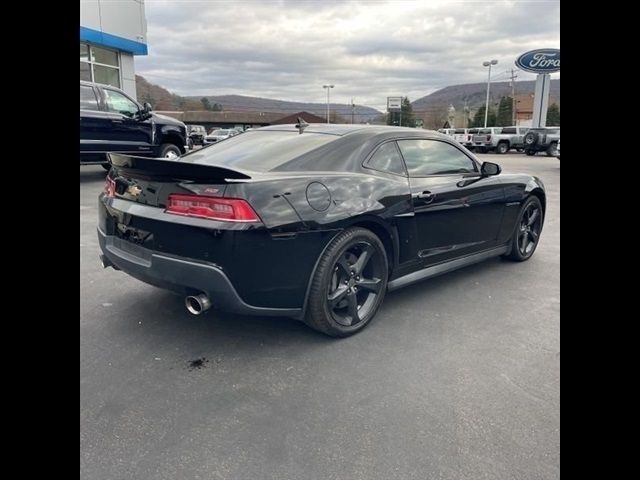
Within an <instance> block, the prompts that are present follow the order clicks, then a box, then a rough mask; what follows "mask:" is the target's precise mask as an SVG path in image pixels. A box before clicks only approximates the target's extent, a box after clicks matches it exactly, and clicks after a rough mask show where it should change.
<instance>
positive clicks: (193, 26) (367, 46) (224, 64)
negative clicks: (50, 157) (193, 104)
mask: <svg viewBox="0 0 640 480" xmlns="http://www.w3.org/2000/svg"><path fill="white" fill-rule="evenodd" d="M145 5H146V15H147V37H148V38H147V41H148V46H149V55H148V56H138V57H136V70H137V72H138V73H139V74H140V75H142V76H144V77H146V78H147V80H149V81H150V82H152V83H156V84H158V85H162V86H163V87H165V88H167V89H169V90H170V91H172V92H174V93H178V94H180V95H204V94H209V95H224V94H240V95H251V96H259V97H268V98H274V99H281V100H291V101H308V102H319V103H323V102H326V90H323V88H322V85H323V84H326V83H332V84H334V85H335V88H334V89H333V90H332V91H331V101H332V102H336V103H349V102H350V99H351V98H354V99H355V102H356V103H357V104H360V105H368V106H371V107H374V108H378V109H379V110H384V109H385V108H386V97H387V96H392V95H405V96H409V98H410V99H411V100H412V101H413V100H416V99H417V98H420V97H422V96H424V95H427V94H429V93H431V92H433V91H435V90H437V89H439V88H442V87H445V86H447V85H455V84H459V83H473V82H482V81H486V76H487V70H486V68H484V67H482V62H483V61H485V60H491V59H497V60H498V61H499V63H498V65H497V66H495V67H493V70H492V78H494V79H495V80H505V79H506V73H505V71H506V70H507V69H511V68H515V66H514V61H515V59H516V57H517V56H518V55H519V54H521V53H524V52H525V51H527V50H532V49H535V48H560V2H559V0H537V1H487V0H482V1H471V0H466V1H452V0H447V1H440V0H422V1H416V2H412V1H399V0H395V1H389V2H385V1H372V0H369V1H328V0H296V1H287V0H280V1H278V0H273V1H269V0H262V1H249V0H236V1H219V0H200V1H191V0H174V1H162V0H146V1H145ZM518 74H519V77H518V80H533V79H534V78H535V75H534V74H531V73H526V72H523V71H519V72H518ZM553 77H554V78H558V77H559V73H556V74H553Z"/></svg>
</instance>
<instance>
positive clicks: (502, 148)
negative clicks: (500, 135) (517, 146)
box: [496, 142, 509, 155]
mask: <svg viewBox="0 0 640 480" xmlns="http://www.w3.org/2000/svg"><path fill="white" fill-rule="evenodd" d="M508 151H509V144H508V143H507V142H500V143H499V144H498V146H497V147H496V153H499V154H500V155H504V154H505V153H507V152H508Z"/></svg>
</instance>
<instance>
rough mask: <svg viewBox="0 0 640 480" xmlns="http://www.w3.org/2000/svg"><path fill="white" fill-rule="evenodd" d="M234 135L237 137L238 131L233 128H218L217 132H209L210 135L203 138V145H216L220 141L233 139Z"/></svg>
mask: <svg viewBox="0 0 640 480" xmlns="http://www.w3.org/2000/svg"><path fill="white" fill-rule="evenodd" d="M234 135H238V131H237V130H235V129H233V128H225V129H223V128H220V129H218V130H213V131H211V133H209V135H207V136H206V137H204V143H205V145H208V144H211V143H218V142H221V141H222V140H225V139H227V138H229V137H233V136H234Z"/></svg>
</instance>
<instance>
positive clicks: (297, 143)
mask: <svg viewBox="0 0 640 480" xmlns="http://www.w3.org/2000/svg"><path fill="white" fill-rule="evenodd" d="M339 138H341V137H339V136H337V135H326V134H320V133H310V132H305V133H304V134H303V135H300V134H299V133H298V132H285V131H273V130H272V131H258V130H254V131H251V132H246V133H244V134H243V135H235V136H233V137H231V138H228V139H227V140H225V141H224V142H220V143H214V144H212V145H211V146H208V147H205V148H203V149H201V150H197V151H195V152H193V153H190V154H188V155H185V156H183V157H181V161H183V162H192V163H200V164H205V165H215V166H220V167H229V168H234V167H235V168H238V169H240V170H249V171H254V172H267V171H269V170H272V169H274V168H276V167H279V166H281V165H284V164H285V163H287V162H289V161H290V160H293V159H295V158H297V157H299V156H301V155H303V154H305V153H309V152H311V151H312V150H315V149H316V148H319V147H321V146H323V145H326V144H328V143H330V142H332V141H334V140H337V139H339Z"/></svg>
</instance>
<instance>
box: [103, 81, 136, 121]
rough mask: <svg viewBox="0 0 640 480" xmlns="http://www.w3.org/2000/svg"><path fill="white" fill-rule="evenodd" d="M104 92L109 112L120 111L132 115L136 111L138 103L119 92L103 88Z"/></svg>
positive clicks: (128, 115)
mask: <svg viewBox="0 0 640 480" xmlns="http://www.w3.org/2000/svg"><path fill="white" fill-rule="evenodd" d="M104 94H105V97H106V99H107V110H109V111H110V112H117V113H121V114H122V115H126V116H127V117H133V116H134V115H135V114H137V113H138V105H136V104H135V103H134V102H133V101H132V100H130V99H129V98H127V97H125V96H124V95H123V94H121V93H120V92H116V91H115V90H109V89H108V88H105V89H104Z"/></svg>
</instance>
